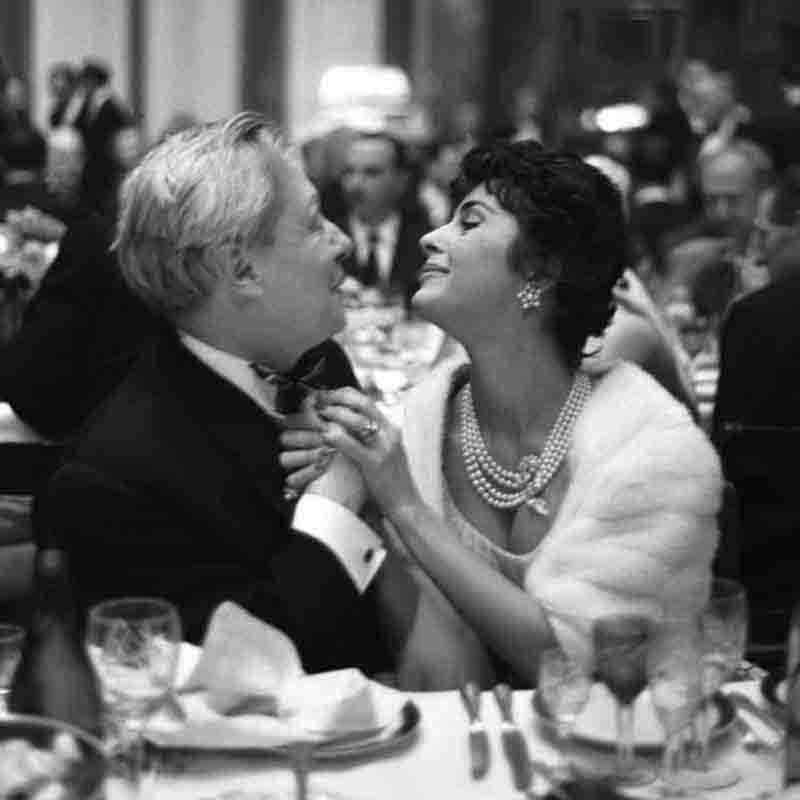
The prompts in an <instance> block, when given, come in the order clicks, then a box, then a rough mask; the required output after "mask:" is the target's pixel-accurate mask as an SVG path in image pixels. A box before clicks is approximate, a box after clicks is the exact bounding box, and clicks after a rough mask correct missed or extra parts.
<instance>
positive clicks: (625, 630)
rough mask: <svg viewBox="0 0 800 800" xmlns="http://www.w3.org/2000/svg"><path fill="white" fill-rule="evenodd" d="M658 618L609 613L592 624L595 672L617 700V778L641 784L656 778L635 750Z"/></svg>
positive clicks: (623, 784)
mask: <svg viewBox="0 0 800 800" xmlns="http://www.w3.org/2000/svg"><path fill="white" fill-rule="evenodd" d="M655 624H656V620H655V619H654V618H653V617H651V616H647V615H644V614H609V615H606V616H601V617H598V618H597V619H595V621H594V624H593V626H592V641H593V644H594V659H595V674H596V675H597V677H598V679H599V680H600V681H601V682H602V683H604V684H605V685H606V687H607V688H608V689H609V691H610V692H611V694H613V695H614V697H615V699H616V701H617V762H616V768H615V773H614V780H615V782H616V783H617V784H619V785H621V786H641V785H643V784H646V783H650V782H651V781H652V780H654V779H655V774H654V773H653V771H652V770H650V769H647V768H645V767H644V766H643V765H640V764H638V763H637V761H636V758H635V754H634V741H633V730H634V729H633V723H634V710H633V707H634V701H635V700H636V698H637V697H638V696H639V695H640V694H641V692H642V690H643V689H644V688H645V686H647V648H648V645H649V643H650V637H651V635H652V632H653V630H654V626H655Z"/></svg>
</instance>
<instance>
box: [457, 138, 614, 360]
mask: <svg viewBox="0 0 800 800" xmlns="http://www.w3.org/2000/svg"><path fill="white" fill-rule="evenodd" d="M480 184H484V185H485V186H486V189H487V191H488V192H489V193H490V194H492V195H494V197H495V198H496V199H497V201H498V203H499V204H500V205H501V206H502V207H503V208H504V209H505V210H506V211H508V212H509V213H510V214H512V215H513V216H514V217H515V219H516V220H517V223H518V225H519V228H520V235H519V237H518V238H517V240H516V241H515V242H514V244H513V245H512V249H511V255H510V260H511V265H512V268H513V269H514V270H516V271H517V272H519V274H521V275H526V276H527V275H531V276H532V277H533V278H534V279H542V280H549V281H551V282H552V288H551V289H550V290H549V291H548V294H549V292H550V291H552V292H553V298H554V304H553V313H552V317H551V324H552V331H553V333H554V335H555V337H556V340H557V342H558V344H559V347H560V350H561V353H562V355H563V357H564V358H565V360H566V362H567V363H568V364H569V365H570V366H573V367H574V366H577V365H578V364H579V363H580V360H581V358H582V356H583V348H584V345H585V344H586V340H587V338H588V337H589V336H592V335H600V334H602V332H603V331H604V330H605V328H606V326H607V325H608V323H609V321H610V320H611V316H612V315H613V313H614V303H613V300H612V289H613V287H614V284H615V283H616V282H617V281H618V280H619V278H620V277H621V276H622V272H623V270H624V269H625V266H626V263H627V255H628V244H627V232H626V228H625V217H624V212H623V207H622V200H621V198H620V194H619V192H618V191H617V189H616V188H615V187H614V185H613V184H612V183H611V181H610V180H609V179H608V178H607V177H606V176H605V175H603V174H602V173H601V172H600V171H599V170H597V169H595V168H594V167H592V166H590V165H589V164H586V163H585V162H584V161H583V160H581V158H579V157H578V156H576V155H573V154H571V153H565V152H560V151H553V150H546V149H545V148H543V147H542V146H541V145H539V144H537V143H536V142H534V141H521V142H507V141H496V142H490V143H487V144H483V145H479V146H477V147H475V148H473V149H472V150H470V151H469V152H468V153H467V154H466V156H465V157H464V160H463V161H462V163H461V170H460V173H459V175H458V177H457V178H456V180H455V182H454V192H455V196H456V197H457V198H458V199H459V200H461V199H462V198H463V197H464V196H465V195H467V194H468V193H469V192H471V191H472V190H473V189H474V188H475V187H476V186H478V185H480ZM534 265H535V266H534ZM532 266H533V267H534V270H535V271H532Z"/></svg>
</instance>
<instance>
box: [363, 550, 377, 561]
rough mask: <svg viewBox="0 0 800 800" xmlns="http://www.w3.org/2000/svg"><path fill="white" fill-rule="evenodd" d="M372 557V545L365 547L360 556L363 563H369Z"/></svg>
mask: <svg viewBox="0 0 800 800" xmlns="http://www.w3.org/2000/svg"><path fill="white" fill-rule="evenodd" d="M374 557H375V550H374V548H372V547H368V548H367V549H366V550H365V551H364V555H363V556H362V558H363V560H364V563H365V564H369V562H370V561H372V559H373V558H374Z"/></svg>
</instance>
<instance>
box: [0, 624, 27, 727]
mask: <svg viewBox="0 0 800 800" xmlns="http://www.w3.org/2000/svg"><path fill="white" fill-rule="evenodd" d="M24 641H25V629H24V628H21V627H20V626H19V625H6V624H3V625H0V716H1V715H3V714H5V713H6V711H8V705H7V698H8V694H9V692H10V691H11V682H12V680H13V679H14V673H15V672H16V671H17V666H18V665H19V660H20V658H21V657H22V643H23V642H24Z"/></svg>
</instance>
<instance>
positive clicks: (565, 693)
mask: <svg viewBox="0 0 800 800" xmlns="http://www.w3.org/2000/svg"><path fill="white" fill-rule="evenodd" d="M591 689H592V680H591V677H590V675H589V674H587V672H586V670H585V669H584V668H583V667H582V666H581V665H580V664H578V663H577V662H576V661H574V660H573V659H571V658H570V657H569V656H568V655H567V654H566V653H565V652H564V651H563V650H562V649H561V648H560V647H551V648H549V649H547V650H545V651H544V652H543V653H542V654H541V656H540V658H539V682H538V686H537V691H538V692H539V693H540V694H541V698H542V704H543V705H544V707H545V709H546V710H547V712H548V713H549V715H550V717H551V718H552V720H553V722H554V723H555V728H556V736H557V740H558V752H559V755H560V759H559V763H558V764H557V766H556V772H557V774H558V775H559V777H561V776H562V775H563V777H564V779H565V780H568V779H569V778H570V777H571V766H570V763H569V759H568V757H567V756H566V752H565V751H566V749H567V747H568V746H569V741H570V738H571V736H572V730H573V728H574V727H575V720H576V719H577V718H578V714H580V712H581V711H582V710H583V707H584V706H585V705H586V703H587V701H588V700H589V693H590V692H591Z"/></svg>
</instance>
